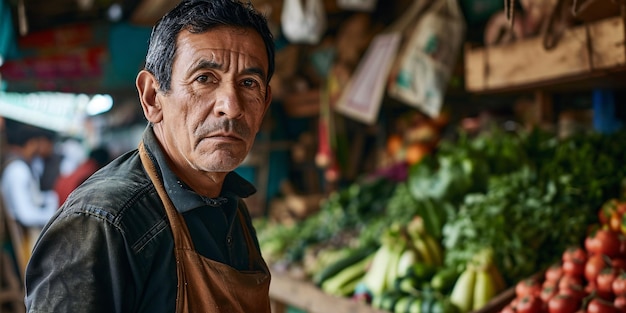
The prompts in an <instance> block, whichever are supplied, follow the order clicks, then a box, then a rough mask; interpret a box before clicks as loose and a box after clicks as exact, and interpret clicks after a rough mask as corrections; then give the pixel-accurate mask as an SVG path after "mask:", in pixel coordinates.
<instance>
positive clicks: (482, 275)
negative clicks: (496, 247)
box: [450, 249, 506, 313]
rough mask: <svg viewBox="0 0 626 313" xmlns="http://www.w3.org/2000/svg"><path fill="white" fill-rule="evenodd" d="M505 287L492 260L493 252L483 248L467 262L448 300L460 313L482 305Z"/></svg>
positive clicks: (473, 309) (465, 312) (476, 308)
mask: <svg viewBox="0 0 626 313" xmlns="http://www.w3.org/2000/svg"><path fill="white" fill-rule="evenodd" d="M505 288H506V283H505V282H504V279H503V277H502V274H501V273H500V271H499V269H498V267H497V266H496V264H495V263H494V262H493V252H492V251H491V249H485V250H483V251H481V252H480V253H478V254H477V255H476V256H475V257H474V258H473V259H472V260H471V261H469V262H468V264H467V266H466V268H465V270H464V271H463V272H461V274H460V275H459V277H458V279H457V281H456V282H455V284H454V287H453V288H452V293H451V294H450V300H451V301H452V303H453V304H454V305H455V306H456V307H457V308H459V310H460V313H467V312H471V311H475V310H478V309H481V308H482V307H484V306H485V305H486V304H487V303H488V302H489V301H490V300H491V299H492V298H493V297H495V296H496V295H497V294H499V293H500V292H501V291H503V290H504V289H505Z"/></svg>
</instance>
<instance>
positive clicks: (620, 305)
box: [613, 296, 626, 312]
mask: <svg viewBox="0 0 626 313" xmlns="http://www.w3.org/2000/svg"><path fill="white" fill-rule="evenodd" d="M613 305H614V306H615V308H616V309H617V310H619V311H620V312H626V296H618V297H615V300H613Z"/></svg>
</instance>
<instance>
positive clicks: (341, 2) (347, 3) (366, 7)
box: [337, 0, 377, 12]
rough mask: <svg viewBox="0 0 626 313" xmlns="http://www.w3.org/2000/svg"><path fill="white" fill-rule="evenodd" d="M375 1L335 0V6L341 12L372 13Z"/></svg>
mask: <svg viewBox="0 0 626 313" xmlns="http://www.w3.org/2000/svg"><path fill="white" fill-rule="evenodd" d="M376 2H377V1H376V0H337V6H338V7H339V8H340V9H342V10H352V11H361V12H373V11H374V9H375V8H376Z"/></svg>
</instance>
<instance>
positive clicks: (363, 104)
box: [335, 0, 433, 125]
mask: <svg viewBox="0 0 626 313" xmlns="http://www.w3.org/2000/svg"><path fill="white" fill-rule="evenodd" d="M431 1H433V0H415V1H414V2H413V4H412V5H411V7H409V8H408V10H406V11H405V12H404V13H403V14H402V16H401V17H400V18H399V19H398V20H396V22H394V24H392V25H391V26H390V27H389V28H388V29H386V30H385V31H384V32H382V33H380V34H378V35H376V36H375V37H374V38H373V39H372V41H371V42H370V44H369V46H368V48H367V50H366V51H365V53H364V55H363V57H362V58H361V60H360V61H359V64H358V65H357V67H356V69H355V70H354V73H352V75H351V77H350V80H349V81H348V83H347V85H346V86H345V88H344V89H343V92H342V93H341V95H340V97H339V99H338V100H337V103H336V105H335V110H336V111H337V112H339V113H341V114H343V115H345V116H348V117H350V118H352V119H354V120H357V121H359V122H362V123H365V124H369V125H371V124H374V123H375V122H376V118H377V117H378V112H379V111H380V106H381V104H382V99H383V96H384V94H385V88H386V85H387V78H388V77H389V72H390V70H391V68H392V65H393V62H394V60H395V58H396V55H397V54H398V49H399V48H400V47H401V43H402V40H403V37H404V36H405V35H404V32H405V30H406V29H407V27H408V25H410V24H411V23H412V21H415V20H416V19H417V17H418V16H419V15H420V14H421V13H422V12H424V10H425V8H426V7H427V6H428V4H430V3H431Z"/></svg>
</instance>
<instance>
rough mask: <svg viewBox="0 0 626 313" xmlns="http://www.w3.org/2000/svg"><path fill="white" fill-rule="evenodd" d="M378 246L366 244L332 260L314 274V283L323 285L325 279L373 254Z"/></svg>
mask: <svg viewBox="0 0 626 313" xmlns="http://www.w3.org/2000/svg"><path fill="white" fill-rule="evenodd" d="M376 249H377V247H376V246H372V245H365V246H362V247H359V248H356V249H354V250H353V251H351V252H350V253H349V254H348V255H347V256H345V257H343V258H340V259H338V260H336V261H335V262H332V263H331V264H329V265H328V266H326V267H325V268H324V269H322V270H321V271H319V272H317V273H316V274H315V275H314V276H313V283H314V284H315V285H316V286H318V287H321V286H322V284H323V283H324V281H325V280H327V279H329V278H331V277H333V276H335V275H336V274H337V273H339V272H341V271H342V270H343V269H345V268H347V267H349V266H350V265H353V264H354V263H357V262H359V261H361V260H363V259H365V258H366V257H367V256H369V255H371V254H372V253H374V252H375V251H376Z"/></svg>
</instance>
